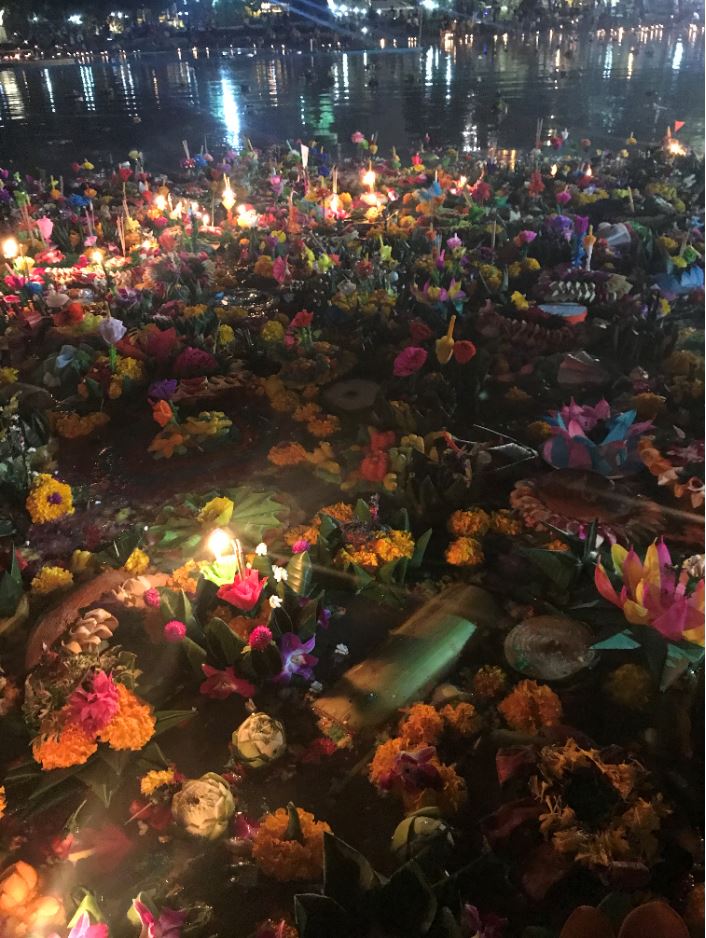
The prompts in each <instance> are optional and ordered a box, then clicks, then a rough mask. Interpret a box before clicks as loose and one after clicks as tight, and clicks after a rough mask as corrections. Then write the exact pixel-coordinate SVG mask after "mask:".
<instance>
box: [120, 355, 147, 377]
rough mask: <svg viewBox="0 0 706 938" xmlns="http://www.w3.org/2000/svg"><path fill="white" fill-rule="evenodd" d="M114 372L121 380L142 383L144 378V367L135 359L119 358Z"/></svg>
mask: <svg viewBox="0 0 706 938" xmlns="http://www.w3.org/2000/svg"><path fill="white" fill-rule="evenodd" d="M115 371H116V373H117V374H119V375H120V377H121V378H130V380H132V381H142V380H143V378H144V376H145V366H144V365H143V364H142V362H141V361H138V360H137V359H136V358H120V359H119V360H118V363H117V365H116V368H115Z"/></svg>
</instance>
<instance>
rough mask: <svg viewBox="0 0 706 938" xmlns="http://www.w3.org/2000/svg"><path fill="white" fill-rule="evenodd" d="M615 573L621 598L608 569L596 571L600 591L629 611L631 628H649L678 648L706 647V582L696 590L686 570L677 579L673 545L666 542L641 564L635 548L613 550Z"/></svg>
mask: <svg viewBox="0 0 706 938" xmlns="http://www.w3.org/2000/svg"><path fill="white" fill-rule="evenodd" d="M611 559H612V561H613V568H614V570H615V572H616V573H617V574H618V575H619V576H620V577H621V579H622V581H623V587H622V589H621V591H620V593H619V594H618V593H617V592H616V590H615V589H614V587H613V584H612V583H611V581H610V578H609V576H608V574H607V572H606V569H605V567H604V566H603V564H602V563H599V564H598V565H597V566H596V572H595V584H596V589H597V590H598V592H599V593H600V594H601V596H602V597H603V598H604V599H607V600H608V602H610V603H613V605H615V606H618V607H619V608H620V609H622V610H623V615H624V616H625V618H626V619H627V621H628V622H629V623H630V624H631V625H643V626H649V627H650V628H652V629H654V630H655V631H656V632H659V634H660V635H662V636H663V637H664V638H666V639H669V640H670V641H673V642H678V641H687V642H692V643H694V644H696V645H703V644H704V580H703V578H701V579H700V580H699V581H698V582H697V583H696V585H695V586H692V585H691V584H690V582H689V580H690V577H689V574H688V572H687V571H686V570H682V571H681V572H679V574H678V575H677V571H676V570H675V568H674V566H673V564H672V558H671V556H670V553H669V550H668V549H667V545H666V544H665V543H664V540H663V539H662V538H660V539H659V540H655V541H654V542H653V543H652V544H651V545H650V546H649V547H648V548H647V553H646V554H645V559H644V560H640V558H639V557H638V555H637V553H636V552H635V550H634V548H632V547H631V548H630V550H629V551H628V550H626V549H625V548H624V547H620V546H619V545H618V544H614V545H613V547H612V548H611Z"/></svg>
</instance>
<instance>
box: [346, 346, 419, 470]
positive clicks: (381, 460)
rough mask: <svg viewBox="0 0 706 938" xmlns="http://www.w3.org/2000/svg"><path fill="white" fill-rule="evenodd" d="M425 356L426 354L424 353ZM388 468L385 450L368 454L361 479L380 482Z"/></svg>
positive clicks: (364, 460) (361, 466) (388, 459)
mask: <svg viewBox="0 0 706 938" xmlns="http://www.w3.org/2000/svg"><path fill="white" fill-rule="evenodd" d="M425 354H426V353H425ZM389 467H390V457H389V455H388V453H387V452H386V451H385V450H375V451H373V452H371V453H368V454H367V456H365V457H364V458H363V461H362V462H361V464H360V468H359V470H358V471H359V472H360V475H361V478H363V479H365V481H366V482H376V483H378V482H382V481H383V479H384V478H385V477H386V476H387V473H388V471H389Z"/></svg>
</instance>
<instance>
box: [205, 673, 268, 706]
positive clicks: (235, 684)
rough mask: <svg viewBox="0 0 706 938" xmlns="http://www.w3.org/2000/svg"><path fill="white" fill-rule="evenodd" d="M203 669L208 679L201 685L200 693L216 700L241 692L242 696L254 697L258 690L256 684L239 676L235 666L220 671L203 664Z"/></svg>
mask: <svg viewBox="0 0 706 938" xmlns="http://www.w3.org/2000/svg"><path fill="white" fill-rule="evenodd" d="M201 670H202V671H203V673H204V674H205V675H206V680H205V681H204V682H203V684H202V685H201V686H200V687H199V691H200V693H202V694H203V695H204V696H205V697H213V698H214V699H215V700H225V699H226V697H230V696H231V694H240V696H241V697H252V696H253V695H254V693H255V691H256V690H257V688H256V687H255V685H254V684H251V683H250V681H246V680H245V679H244V678H242V677H237V676H236V673H235V671H234V670H233V666H232V665H231V666H230V667H228V668H224V669H223V670H222V671H219V670H218V668H212V667H211V666H210V665H208V664H202V665H201Z"/></svg>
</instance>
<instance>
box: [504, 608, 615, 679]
mask: <svg viewBox="0 0 706 938" xmlns="http://www.w3.org/2000/svg"><path fill="white" fill-rule="evenodd" d="M592 642H593V636H592V635H591V633H590V631H589V630H588V628H587V627H586V626H585V625H583V623H581V622H577V621H576V620H574V619H567V618H564V617H562V616H536V617H534V618H532V619H525V621H524V622H520V624H519V625H516V626H515V628H514V629H512V631H511V632H509V633H508V635H507V637H506V639H505V658H506V660H507V663H508V664H509V665H510V667H511V668H513V669H514V670H515V671H519V672H520V674H524V675H525V676H526V677H529V678H533V679H536V680H540V681H561V680H563V679H565V678H567V677H571V676H572V675H573V674H576V673H577V672H578V671H582V670H583V669H584V668H587V667H589V666H590V665H592V664H593V663H594V662H595V661H596V659H597V657H598V655H597V653H596V652H595V651H593V650H592V648H591V644H592Z"/></svg>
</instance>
